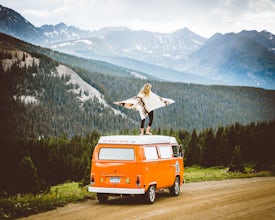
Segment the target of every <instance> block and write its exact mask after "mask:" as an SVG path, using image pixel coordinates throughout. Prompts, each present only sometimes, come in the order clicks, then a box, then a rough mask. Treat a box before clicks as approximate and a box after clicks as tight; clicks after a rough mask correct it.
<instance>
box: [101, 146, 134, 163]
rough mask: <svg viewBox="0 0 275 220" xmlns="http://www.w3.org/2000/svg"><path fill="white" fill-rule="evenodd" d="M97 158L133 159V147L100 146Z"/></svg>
mask: <svg viewBox="0 0 275 220" xmlns="http://www.w3.org/2000/svg"><path fill="white" fill-rule="evenodd" d="M98 158H99V159H100V160H134V159H135V152H134V149H133V148H111V147H110V148H107V147H106V148H105V147H104V148H101V149H100V151H99V155H98Z"/></svg>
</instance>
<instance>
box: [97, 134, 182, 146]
mask: <svg viewBox="0 0 275 220" xmlns="http://www.w3.org/2000/svg"><path fill="white" fill-rule="evenodd" d="M98 143H99V144H174V145H178V142H177V140H176V138H175V137H171V136H164V135H113V136H101V137H100V139H99V141H98Z"/></svg>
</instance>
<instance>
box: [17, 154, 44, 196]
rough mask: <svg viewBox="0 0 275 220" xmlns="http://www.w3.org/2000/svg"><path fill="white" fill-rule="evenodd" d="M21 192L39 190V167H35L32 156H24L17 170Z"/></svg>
mask: <svg viewBox="0 0 275 220" xmlns="http://www.w3.org/2000/svg"><path fill="white" fill-rule="evenodd" d="M17 174H18V180H19V184H18V187H19V188H20V190H19V191H20V192H24V193H27V192H32V193H36V192H37V191H38V190H39V180H38V176H37V168H36V167H35V165H34V163H33V161H32V159H31V157H29V156H24V157H23V158H22V160H21V162H20V164H19V166H18V170H17Z"/></svg>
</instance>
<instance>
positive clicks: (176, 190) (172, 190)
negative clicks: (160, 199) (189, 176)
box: [170, 176, 180, 196]
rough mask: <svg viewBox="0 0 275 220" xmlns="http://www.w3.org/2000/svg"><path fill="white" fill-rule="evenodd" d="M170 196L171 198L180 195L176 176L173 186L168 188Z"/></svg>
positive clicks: (178, 180)
mask: <svg viewBox="0 0 275 220" xmlns="http://www.w3.org/2000/svg"><path fill="white" fill-rule="evenodd" d="M170 194H171V195H172V196H178V195H179V194H180V178H179V177H178V176H177V177H176V179H175V182H174V184H173V186H172V187H171V188H170Z"/></svg>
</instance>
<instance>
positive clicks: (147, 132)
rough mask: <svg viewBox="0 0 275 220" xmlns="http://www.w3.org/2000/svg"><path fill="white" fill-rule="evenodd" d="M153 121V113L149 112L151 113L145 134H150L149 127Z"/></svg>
mask: <svg viewBox="0 0 275 220" xmlns="http://www.w3.org/2000/svg"><path fill="white" fill-rule="evenodd" d="M153 119H154V112H153V111H151V112H149V123H148V126H147V128H146V134H152V133H151V132H150V129H151V126H152V124H153Z"/></svg>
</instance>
